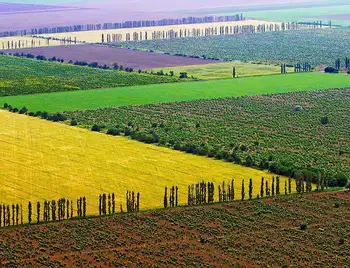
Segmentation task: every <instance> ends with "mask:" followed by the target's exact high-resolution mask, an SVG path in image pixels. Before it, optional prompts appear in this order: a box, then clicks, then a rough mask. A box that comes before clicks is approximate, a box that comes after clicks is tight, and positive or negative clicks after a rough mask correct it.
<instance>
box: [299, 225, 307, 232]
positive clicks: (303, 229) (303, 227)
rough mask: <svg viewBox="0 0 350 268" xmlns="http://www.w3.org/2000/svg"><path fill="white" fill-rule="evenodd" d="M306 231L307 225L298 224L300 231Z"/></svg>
mask: <svg viewBox="0 0 350 268" xmlns="http://www.w3.org/2000/svg"><path fill="white" fill-rule="evenodd" d="M306 229H307V223H302V224H300V230H302V231H305V230H306Z"/></svg>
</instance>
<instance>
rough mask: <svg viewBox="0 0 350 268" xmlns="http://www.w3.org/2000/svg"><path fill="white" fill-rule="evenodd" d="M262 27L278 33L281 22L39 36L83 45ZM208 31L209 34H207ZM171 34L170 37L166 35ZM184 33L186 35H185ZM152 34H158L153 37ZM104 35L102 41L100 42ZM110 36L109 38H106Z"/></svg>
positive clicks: (217, 23)
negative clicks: (224, 29)
mask: <svg viewBox="0 0 350 268" xmlns="http://www.w3.org/2000/svg"><path fill="white" fill-rule="evenodd" d="M259 25H260V26H262V25H264V26H265V27H266V28H267V29H268V31H278V30H280V28H281V25H282V22H270V21H263V20H244V21H227V22H213V23H199V24H180V25H168V26H154V27H139V28H123V29H108V30H95V31H82V32H68V33H53V34H40V35H39V36H40V37H44V38H58V39H60V40H68V41H67V42H69V40H77V41H78V42H84V43H106V42H107V43H113V42H123V41H141V40H153V39H169V38H174V37H199V36H205V35H223V34H225V33H224V32H223V33H221V34H220V28H222V27H224V28H226V29H228V30H227V32H226V34H234V30H233V27H250V26H251V27H254V26H255V27H257V26H259ZM209 31H210V33H209ZM168 32H172V35H173V36H172V37H170V36H167V35H166V33H168ZM185 32H186V33H185ZM154 33H159V34H160V35H159V34H158V35H156V36H154V35H153V34H154ZM163 33H164V34H163ZM102 35H104V37H105V38H104V40H102ZM107 36H110V38H107Z"/></svg>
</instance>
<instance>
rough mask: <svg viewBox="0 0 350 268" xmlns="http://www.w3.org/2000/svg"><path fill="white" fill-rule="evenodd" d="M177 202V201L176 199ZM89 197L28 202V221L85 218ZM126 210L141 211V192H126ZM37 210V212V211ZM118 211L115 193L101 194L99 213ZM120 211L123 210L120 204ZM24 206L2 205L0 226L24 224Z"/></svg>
mask: <svg viewBox="0 0 350 268" xmlns="http://www.w3.org/2000/svg"><path fill="white" fill-rule="evenodd" d="M176 202H177V201H176ZM86 207H87V199H86V197H85V196H84V197H80V198H78V199H77V200H76V204H74V202H73V200H69V199H65V198H60V199H58V200H57V201H56V200H52V201H44V202H43V203H41V202H37V203H36V204H35V203H32V202H28V210H27V213H28V215H27V216H28V218H27V219H28V221H27V222H28V223H29V224H31V223H34V222H36V223H40V222H50V221H61V220H65V219H72V218H74V217H78V218H85V217H86V215H87V210H86ZM126 211H127V212H138V211H140V193H135V192H133V191H127V192H126ZM35 212H36V213H35ZM115 212H116V201H115V194H114V193H112V194H101V195H100V196H99V215H107V214H114V213H115ZM120 212H124V211H123V207H122V205H120ZM23 216H24V215H23V206H22V205H21V204H12V205H5V204H3V205H0V227H7V226H15V225H20V224H23Z"/></svg>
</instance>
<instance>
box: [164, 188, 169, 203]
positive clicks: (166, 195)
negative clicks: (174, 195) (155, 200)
mask: <svg viewBox="0 0 350 268" xmlns="http://www.w3.org/2000/svg"><path fill="white" fill-rule="evenodd" d="M163 205H164V208H167V207H168V187H165V191H164V200H163Z"/></svg>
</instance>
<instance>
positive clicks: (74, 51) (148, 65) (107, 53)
mask: <svg viewBox="0 0 350 268" xmlns="http://www.w3.org/2000/svg"><path fill="white" fill-rule="evenodd" d="M4 52H6V53H25V54H28V53H31V54H33V55H43V56H46V57H47V58H52V57H56V58H60V59H64V60H65V61H66V62H68V61H70V60H72V61H73V62H74V61H86V62H89V63H91V62H98V63H99V64H102V65H103V64H107V65H108V66H109V67H112V66H113V64H114V63H118V64H119V65H122V66H124V67H129V68H133V69H135V70H139V69H142V70H143V69H152V68H159V67H170V66H184V65H202V64H209V63H215V62H217V61H215V60H204V59H195V58H185V57H181V56H170V55H165V54H160V53H150V52H146V51H133V50H128V49H121V48H115V47H108V46H98V45H76V46H57V47H42V48H33V49H31V48H27V49H15V50H9V51H4Z"/></svg>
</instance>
